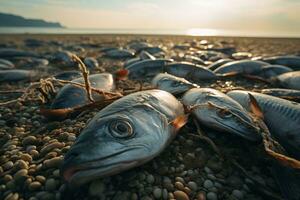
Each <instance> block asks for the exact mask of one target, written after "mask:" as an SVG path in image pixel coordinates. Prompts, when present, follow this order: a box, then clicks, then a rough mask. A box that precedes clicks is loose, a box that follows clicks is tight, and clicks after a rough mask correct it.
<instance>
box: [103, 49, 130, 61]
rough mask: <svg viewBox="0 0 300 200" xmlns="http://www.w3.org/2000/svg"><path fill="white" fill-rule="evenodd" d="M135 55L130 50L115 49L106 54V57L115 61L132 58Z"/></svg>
mask: <svg viewBox="0 0 300 200" xmlns="http://www.w3.org/2000/svg"><path fill="white" fill-rule="evenodd" d="M134 55H135V53H134V52H133V51H131V50H129V49H114V50H110V51H107V52H105V56H107V57H109V58H114V59H123V58H132V57H134Z"/></svg>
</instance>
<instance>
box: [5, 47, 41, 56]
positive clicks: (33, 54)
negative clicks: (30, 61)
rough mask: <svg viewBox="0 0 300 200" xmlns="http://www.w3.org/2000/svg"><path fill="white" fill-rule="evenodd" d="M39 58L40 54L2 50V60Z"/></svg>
mask: <svg viewBox="0 0 300 200" xmlns="http://www.w3.org/2000/svg"><path fill="white" fill-rule="evenodd" d="M14 57H39V55H38V54H36V53H34V52H29V51H23V50H18V49H11V48H0V58H14Z"/></svg>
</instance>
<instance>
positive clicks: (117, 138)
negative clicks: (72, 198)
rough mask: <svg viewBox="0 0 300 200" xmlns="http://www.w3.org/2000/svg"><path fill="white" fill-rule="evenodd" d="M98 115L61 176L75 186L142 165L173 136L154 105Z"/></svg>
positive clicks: (72, 151) (69, 156)
mask: <svg viewBox="0 0 300 200" xmlns="http://www.w3.org/2000/svg"><path fill="white" fill-rule="evenodd" d="M141 106H143V107H131V108H130V109H124V110H123V111H117V112H116V110H115V111H114V112H115V113H112V112H109V113H101V112H100V113H98V115H97V116H95V118H94V119H93V120H92V121H91V122H90V123H89V124H88V126H87V127H86V128H85V129H84V130H83V132H82V133H81V135H80V136H79V137H78V138H77V140H76V142H75V143H74V145H73V146H72V147H71V148H70V150H69V151H68V152H67V154H66V155H65V158H64V162H63V166H62V174H63V176H64V178H65V180H66V181H67V182H69V184H70V185H72V186H75V187H76V186H79V185H82V184H84V183H87V182H89V181H91V180H94V179H97V178H102V177H105V176H110V175H114V174H117V173H119V172H122V171H124V170H127V169H130V168H132V167H135V166H138V165H141V164H143V163H145V162H147V161H149V160H150V159H152V158H153V157H155V156H156V155H158V154H159V153H160V152H161V151H162V150H163V149H164V147H165V146H166V145H167V144H168V143H169V141H170V140H171V138H172V137H173V135H175V134H173V132H172V131H170V130H171V129H172V126H170V123H169V122H168V120H167V117H166V116H165V115H162V114H161V113H160V112H158V111H157V110H155V109H154V108H151V106H147V105H141Z"/></svg>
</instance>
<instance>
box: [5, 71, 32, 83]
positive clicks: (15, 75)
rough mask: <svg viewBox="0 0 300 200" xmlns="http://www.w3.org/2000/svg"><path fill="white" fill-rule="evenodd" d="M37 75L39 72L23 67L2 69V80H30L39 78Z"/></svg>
mask: <svg viewBox="0 0 300 200" xmlns="http://www.w3.org/2000/svg"><path fill="white" fill-rule="evenodd" d="M36 76H37V73H36V72H35V71H32V70H22V69H9V70H0V82H17V81H24V82H30V81H31V80H34V79H37V78H36Z"/></svg>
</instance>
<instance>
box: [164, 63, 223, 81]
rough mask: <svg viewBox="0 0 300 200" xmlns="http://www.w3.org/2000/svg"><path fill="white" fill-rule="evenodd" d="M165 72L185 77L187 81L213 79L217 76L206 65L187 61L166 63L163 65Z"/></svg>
mask: <svg viewBox="0 0 300 200" xmlns="http://www.w3.org/2000/svg"><path fill="white" fill-rule="evenodd" d="M164 71H165V72H167V73H169V74H172V75H174V76H178V77H181V78H185V79H187V80H188V81H192V82H194V81H201V80H210V79H215V78H216V77H217V76H216V75H215V74H214V73H213V72H212V71H211V70H209V69H207V68H206V67H203V66H201V65H195V64H193V63H188V62H176V63H171V64H168V65H167V66H166V67H165V70H164Z"/></svg>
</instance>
